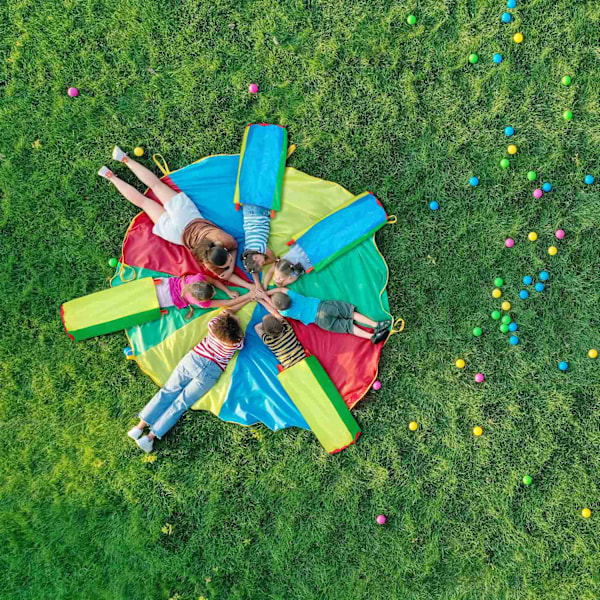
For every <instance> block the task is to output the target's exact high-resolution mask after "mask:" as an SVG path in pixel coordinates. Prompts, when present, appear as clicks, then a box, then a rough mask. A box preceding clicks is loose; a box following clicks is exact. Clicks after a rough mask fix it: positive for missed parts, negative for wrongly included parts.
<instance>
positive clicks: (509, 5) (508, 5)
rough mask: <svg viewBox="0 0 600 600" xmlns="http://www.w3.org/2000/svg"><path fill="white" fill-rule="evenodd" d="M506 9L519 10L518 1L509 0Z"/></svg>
mask: <svg viewBox="0 0 600 600" xmlns="http://www.w3.org/2000/svg"><path fill="white" fill-rule="evenodd" d="M506 8H517V0H508V2H507V3H506Z"/></svg>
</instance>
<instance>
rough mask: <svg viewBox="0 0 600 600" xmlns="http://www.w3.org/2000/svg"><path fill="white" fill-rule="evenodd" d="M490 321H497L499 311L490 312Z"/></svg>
mask: <svg viewBox="0 0 600 600" xmlns="http://www.w3.org/2000/svg"><path fill="white" fill-rule="evenodd" d="M491 316H492V319H494V321H497V320H498V319H499V318H500V311H499V310H494V311H492V315H491Z"/></svg>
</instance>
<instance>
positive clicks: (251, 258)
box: [242, 250, 264, 273]
mask: <svg viewBox="0 0 600 600" xmlns="http://www.w3.org/2000/svg"><path fill="white" fill-rule="evenodd" d="M257 254H260V255H261V256H264V254H263V253H262V252H257V251H256V250H246V251H245V252H244V254H242V264H243V265H244V269H246V271H248V273H257V272H258V271H260V270H261V269H262V267H261V266H260V265H259V264H258V263H257V262H256V255H257Z"/></svg>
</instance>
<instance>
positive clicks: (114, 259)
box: [108, 258, 119, 269]
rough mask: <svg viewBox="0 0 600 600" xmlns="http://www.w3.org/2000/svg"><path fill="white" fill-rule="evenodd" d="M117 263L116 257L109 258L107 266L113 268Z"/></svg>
mask: <svg viewBox="0 0 600 600" xmlns="http://www.w3.org/2000/svg"><path fill="white" fill-rule="evenodd" d="M118 264H119V261H118V260H117V259H116V258H111V259H110V260H109V261H108V266H109V267H112V268H113V269H114V268H115V267H116V266H117V265H118Z"/></svg>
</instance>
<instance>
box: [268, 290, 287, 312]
mask: <svg viewBox="0 0 600 600" xmlns="http://www.w3.org/2000/svg"><path fill="white" fill-rule="evenodd" d="M271 301H272V302H273V306H274V307H275V308H276V309H277V310H287V309H288V308H289V307H290V306H291V304H292V301H291V300H290V297H289V296H288V295H287V294H284V293H283V292H275V293H274V294H273V295H272V296H271Z"/></svg>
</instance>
